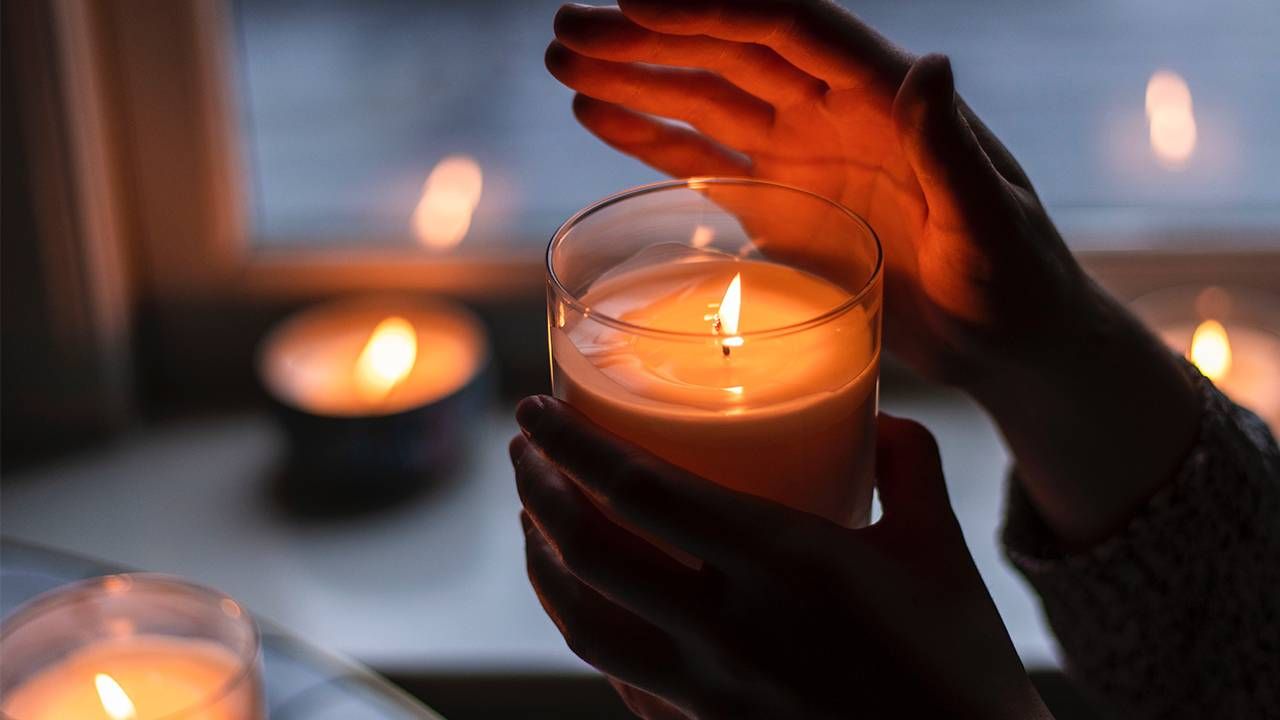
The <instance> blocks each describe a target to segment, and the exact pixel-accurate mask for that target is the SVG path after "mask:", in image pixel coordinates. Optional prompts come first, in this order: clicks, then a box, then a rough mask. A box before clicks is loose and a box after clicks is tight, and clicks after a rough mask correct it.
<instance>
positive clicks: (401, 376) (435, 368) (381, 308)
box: [259, 299, 488, 417]
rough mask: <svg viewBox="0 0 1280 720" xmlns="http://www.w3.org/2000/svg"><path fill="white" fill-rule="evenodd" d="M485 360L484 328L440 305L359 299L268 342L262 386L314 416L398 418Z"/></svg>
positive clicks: (452, 388)
mask: <svg viewBox="0 0 1280 720" xmlns="http://www.w3.org/2000/svg"><path fill="white" fill-rule="evenodd" d="M487 359H488V348H487V345H486V342H485V339H484V333H483V331H482V330H481V326H480V323H479V321H477V320H476V319H475V318H474V317H473V316H472V315H471V314H470V313H468V312H466V311H465V310H463V309H462V308H460V307H457V306H452V305H445V304H442V303H439V302H432V303H427V302H410V301H393V300H379V299H362V300H355V301H345V302H336V303H331V304H326V305H320V306H317V307H314V308H311V309H309V310H306V311H304V312H302V313H299V314H298V315H295V316H293V317H291V318H289V319H288V320H286V321H285V322H284V323H283V324H281V325H280V326H279V327H278V328H276V329H275V330H273V331H272V333H271V334H270V335H269V336H268V337H267V339H266V340H265V341H264V342H263V346H262V350H261V355H260V358H259V368H260V370H261V374H262V378H263V382H264V383H265V384H266V386H267V389H268V391H269V392H270V393H271V394H272V395H273V396H275V397H276V398H278V399H279V400H281V401H283V402H285V403H287V404H289V405H291V406H293V407H295V408H297V409H298V410H301V411H304V412H307V413H309V414H312V415H321V416H327V417H369V416H376V415H393V414H395V413H399V412H404V411H406V410H409V409H412V408H415V407H420V406H423V405H429V404H431V403H432V402H435V401H437V400H440V399H441V398H444V397H447V396H449V395H450V394H452V393H454V392H456V391H458V390H459V389H461V388H462V387H464V386H465V385H466V384H467V383H468V382H469V381H471V380H472V379H473V378H474V377H475V376H476V374H477V373H478V372H479V371H480V369H481V368H482V366H483V365H484V363H485V361H486V360H487Z"/></svg>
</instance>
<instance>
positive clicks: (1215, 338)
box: [1187, 320, 1231, 380]
mask: <svg viewBox="0 0 1280 720" xmlns="http://www.w3.org/2000/svg"><path fill="white" fill-rule="evenodd" d="M1187 359H1188V360H1190V361H1191V362H1193V363H1195V366H1196V367H1197V368H1200V372H1202V373H1204V375H1205V377H1207V378H1209V379H1210V380H1221V379H1222V378H1223V376H1225V375H1226V374H1227V373H1228V372H1230V370H1231V341H1230V340H1228V339H1227V329H1226V328H1224V327H1223V326H1222V323H1220V322H1218V321H1217V320H1205V321H1204V322H1202V323H1200V325H1199V327H1197V328H1196V331H1195V334H1193V335H1192V336H1191V350H1190V351H1189V352H1188V353H1187Z"/></svg>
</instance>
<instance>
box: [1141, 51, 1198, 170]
mask: <svg viewBox="0 0 1280 720" xmlns="http://www.w3.org/2000/svg"><path fill="white" fill-rule="evenodd" d="M1146 106H1147V124H1148V127H1149V130H1150V138H1151V150H1152V152H1154V153H1155V155H1156V159H1158V160H1159V161H1160V162H1161V164H1163V165H1164V166H1165V167H1168V168H1171V169H1174V168H1180V167H1182V166H1183V165H1184V164H1186V162H1187V160H1188V159H1189V158H1190V157H1191V153H1193V152H1195V149H1196V117H1195V112H1194V111H1193V109H1192V103H1191V89H1190V88H1189V87H1187V82H1186V81H1185V80H1183V79H1182V76H1181V75H1179V74H1177V73H1175V72H1173V71H1170V70H1157V71H1156V72H1155V73H1154V74H1152V76H1151V79H1150V80H1148V81H1147V100H1146Z"/></svg>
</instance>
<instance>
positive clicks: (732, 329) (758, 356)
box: [547, 178, 882, 526]
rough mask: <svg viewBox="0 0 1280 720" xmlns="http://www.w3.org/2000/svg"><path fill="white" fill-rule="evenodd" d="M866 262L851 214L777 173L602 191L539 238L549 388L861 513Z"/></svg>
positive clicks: (873, 259) (804, 500) (874, 367)
mask: <svg viewBox="0 0 1280 720" xmlns="http://www.w3.org/2000/svg"><path fill="white" fill-rule="evenodd" d="M881 266H882V255H881V249H880V245H879V242H878V240H877V238H876V235H875V233H874V232H873V231H872V229H871V227H870V226H868V225H867V223H866V222H865V221H863V220H862V219H861V218H859V217H858V216H857V215H855V214H854V213H852V212H851V211H849V210H848V209H846V208H844V207H843V206H841V205H838V204H836V203H834V202H832V201H830V200H827V199H825V198H823V197H820V196H818V195H815V194H813V193H810V192H807V191H804V190H800V189H797V188H792V187H788V186H785V185H779V184H776V183H771V182H764V181H759V180H748V179H736V178H735V179H730V178H694V179H689V180H677V181H669V182H662V183H657V184H654V185H648V186H644V187H640V188H636V189H633V190H629V191H626V192H623V193H621V194H618V195H614V196H612V197H609V198H606V199H604V200H601V201H599V202H597V203H595V204H594V205H591V206H590V207H588V208H586V209H584V210H582V211H581V212H579V213H578V214H577V215H575V216H573V217H572V218H571V219H570V220H569V221H567V222H566V223H565V224H564V225H563V226H561V227H560V229H559V230H558V231H557V232H556V234H555V236H554V237H553V239H552V240H551V243H550V246H549V248H548V250H547V311H548V325H549V334H550V345H551V361H552V362H551V364H552V385H553V391H554V393H555V395H556V397H559V398H561V399H563V400H565V401H566V402H568V403H569V404H570V405H572V406H574V407H575V408H576V409H578V410H579V411H581V412H582V413H584V414H585V415H586V416H587V417H588V418H590V419H591V420H593V421H595V422H596V423H597V424H599V425H601V426H603V427H605V428H606V429H608V430H610V431H612V432H613V433H615V434H617V435H619V436H621V437H624V438H626V439H628V440H630V441H632V442H634V443H636V444H637V445H639V446H641V447H643V448H645V449H647V450H649V451H650V452H653V453H654V454H656V455H658V456H660V457H662V458H664V459H665V460H667V461H669V462H671V463H674V464H676V465H679V466H681V467H683V468H685V469H687V470H690V471H692V472H694V473H696V474H698V475H700V476H702V477H706V478H708V479H711V480H714V481H716V482H718V483H721V484H723V485H726V486H728V487H730V488H733V489H736V490H740V491H743V492H748V493H751V494H754V495H757V496H761V497H765V498H769V499H771V500H775V501H777V502H781V503H784V504H787V505H790V506H792V507H794V508H797V509H800V510H804V511H807V512H810V513H814V514H817V515H821V516H823V517H826V518H828V519H830V520H833V521H835V522H838V523H841V524H846V525H853V526H860V525H864V524H866V523H867V522H868V520H869V513H870V506H871V494H872V485H873V480H872V473H873V468H874V458H875V417H876V404H877V389H878V382H879V359H880V322H881V321H880V318H881V303H882V284H881Z"/></svg>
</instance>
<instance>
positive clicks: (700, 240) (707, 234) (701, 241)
mask: <svg viewBox="0 0 1280 720" xmlns="http://www.w3.org/2000/svg"><path fill="white" fill-rule="evenodd" d="M715 239H716V231H715V228H711V227H707V226H706V225H699V226H698V227H696V228H694V229H693V235H692V236H691V237H690V238H689V244H690V245H692V246H693V247H696V248H698V249H699V250H701V249H702V248H705V247H706V246H708V245H710V244H711V241H712V240H715Z"/></svg>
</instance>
